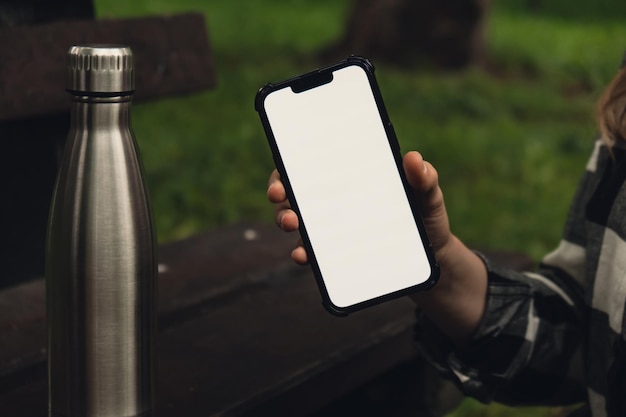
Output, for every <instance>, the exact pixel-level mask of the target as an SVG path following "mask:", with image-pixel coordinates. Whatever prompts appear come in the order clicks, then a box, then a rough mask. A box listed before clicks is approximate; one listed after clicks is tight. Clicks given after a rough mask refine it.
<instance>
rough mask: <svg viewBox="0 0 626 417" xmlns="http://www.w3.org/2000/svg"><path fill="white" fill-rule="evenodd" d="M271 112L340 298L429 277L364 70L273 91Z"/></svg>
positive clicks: (329, 286) (352, 299)
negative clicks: (304, 86) (299, 89)
mask: <svg viewBox="0 0 626 417" xmlns="http://www.w3.org/2000/svg"><path fill="white" fill-rule="evenodd" d="M265 110H266V113H267V116H268V119H269V122H270V126H271V128H272V132H273V135H274V138H275V141H276V145H277V148H278V150H279V153H280V157H281V159H282V161H283V164H284V166H285V171H286V173H287V177H288V178H289V181H290V183H291V187H292V190H293V194H294V197H295V199H296V201H297V205H298V207H299V209H300V214H301V221H303V223H304V226H305V228H306V231H307V234H308V236H309V239H310V241H311V246H312V249H313V252H314V254H315V257H316V259H317V263H318V265H319V268H320V271H321V274H322V277H323V281H324V283H325V286H326V290H327V292H328V295H329V297H330V300H331V302H332V303H333V304H335V305H336V306H338V307H347V306H351V305H354V304H357V303H360V302H363V301H366V300H370V299H373V298H376V297H380V296H383V295H387V294H390V293H393V292H396V291H399V290H402V289H405V288H408V287H411V286H414V285H418V284H421V283H423V282H424V281H426V280H427V279H428V278H429V277H430V275H431V268H430V264H429V262H428V258H427V256H426V253H425V251H424V245H423V243H422V241H421V238H420V234H419V231H418V229H417V226H416V224H415V220H414V218H413V214H412V212H411V208H410V206H409V203H408V201H407V197H406V194H405V191H404V188H403V186H402V182H401V179H400V176H399V174H398V169H397V166H396V163H395V160H394V157H393V154H392V151H391V148H390V145H389V142H388V139H387V136H386V133H385V129H384V126H383V121H382V119H381V117H380V115H379V113H378V108H377V106H376V102H375V100H374V96H373V93H372V91H371V89H370V86H369V81H368V78H367V74H366V73H365V71H364V70H363V69H362V68H361V67H358V66H348V67H345V68H342V69H339V70H337V71H335V72H334V73H333V79H332V81H331V82H330V83H328V84H324V85H321V86H318V87H314V88H312V89H310V90H306V91H303V92H300V93H294V92H293V91H292V89H291V88H290V87H287V88H283V89H280V90H277V91H274V92H272V93H270V94H269V95H268V96H267V97H266V99H265Z"/></svg>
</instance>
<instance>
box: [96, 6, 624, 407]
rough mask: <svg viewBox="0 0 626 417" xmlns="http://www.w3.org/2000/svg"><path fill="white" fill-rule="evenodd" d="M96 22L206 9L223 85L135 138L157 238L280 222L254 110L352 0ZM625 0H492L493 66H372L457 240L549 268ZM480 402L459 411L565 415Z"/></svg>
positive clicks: (139, 126)
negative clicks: (430, 171)
mask: <svg viewBox="0 0 626 417" xmlns="http://www.w3.org/2000/svg"><path fill="white" fill-rule="evenodd" d="M96 6H97V14H98V16H99V17H101V18H103V17H123V16H143V15H150V14H167V13H178V12H186V11H200V12H203V13H204V14H205V15H206V17H207V22H208V33H209V37H210V42H211V45H212V48H213V52H214V57H215V60H216V66H217V70H218V88H217V89H215V90H213V91H209V92H202V93H198V94H194V95H191V96H188V97H177V98H171V99H166V100H160V101H159V102H154V103H138V104H136V105H135V106H134V109H133V121H134V129H135V132H136V134H137V137H138V139H139V142H140V148H141V151H142V155H143V158H144V163H145V167H146V170H147V176H148V183H149V186H150V190H151V194H152V200H153V205H154V211H155V217H156V223H157V229H158V233H159V238H160V240H161V242H164V241H167V240H171V239H177V238H182V237H185V236H188V235H190V234H193V233H196V232H198V231H201V230H204V229H207V228H213V227H217V226H220V225H225V224H230V223H235V222H239V221H242V220H253V221H260V222H271V221H272V213H273V208H272V207H271V206H270V205H269V204H268V203H267V202H266V198H265V192H266V183H267V177H268V174H269V172H270V171H271V169H272V168H273V164H272V160H271V155H270V153H269V150H268V147H267V145H266V140H265V137H264V135H263V132H262V129H261V125H260V123H259V121H258V117H257V114H256V113H255V111H254V108H253V99H254V95H255V93H256V91H257V89H258V88H259V87H260V86H261V85H263V84H265V83H266V82H268V81H279V80H282V79H284V78H286V77H290V76H293V75H296V74H298V73H301V72H303V71H308V70H310V69H312V68H314V67H317V66H319V65H321V64H323V63H320V62H319V61H317V60H316V59H315V56H316V53H317V52H318V51H319V50H320V49H321V48H322V47H324V46H325V45H327V44H328V43H329V42H331V41H333V40H335V39H337V38H338V37H339V36H340V35H341V33H342V29H343V26H344V23H345V20H346V16H347V11H348V6H349V4H348V1H347V0H342V1H339V0H316V1H314V2H313V1H306V0H231V1H218V0H178V1H176V2H171V1H165V0H134V1H132V2H126V1H123V0H97V1H96ZM625 16H626V3H625V2H623V1H621V0H596V1H594V2H571V1H565V0H551V1H541V0H536V1H531V0H507V1H499V2H498V1H494V2H492V8H491V11H490V13H489V16H488V28H487V43H488V50H489V55H490V62H491V65H490V68H491V69H490V71H484V70H480V69H474V70H469V71H465V72H462V73H443V72H438V71H434V70H426V69H409V70H407V69H401V68H395V67H392V66H387V65H385V64H383V63H376V62H375V64H376V67H377V76H378V79H379V83H380V86H381V90H382V92H383V96H384V98H385V102H386V105H387V109H388V112H389V114H390V117H391V120H392V121H393V122H394V125H395V129H396V132H397V134H398V137H399V140H400V142H401V146H402V148H403V149H404V150H405V151H406V150H410V149H417V150H420V151H421V152H422V153H423V154H424V155H425V157H426V158H427V159H428V160H430V161H431V162H432V163H433V164H435V166H436V167H437V168H438V170H439V173H440V180H441V185H442V187H443V189H444V192H445V195H446V201H447V204H448V210H449V213H450V218H451V223H452V227H453V230H454V231H455V233H456V234H458V235H459V236H460V237H461V238H462V239H464V240H465V241H466V242H468V243H469V244H470V245H473V246H475V247H479V248H481V247H486V248H498V249H508V250H518V251H523V252H526V253H529V254H530V255H531V256H532V257H533V258H534V259H536V260H538V259H540V257H541V256H542V255H543V254H544V253H545V252H546V251H549V250H551V248H553V247H554V246H555V245H556V243H557V242H558V240H559V237H560V233H561V228H562V225H563V221H564V218H565V216H566V212H567V208H568V204H569V201H570V199H571V197H572V195H573V193H574V190H575V187H576V184H577V181H578V178H579V176H580V174H581V173H582V170H583V169H584V164H585V162H586V159H587V157H588V154H589V152H590V150H591V146H592V142H593V139H594V136H595V130H596V129H595V125H594V107H593V106H594V103H595V101H596V99H597V97H598V95H599V94H600V92H601V90H602V88H603V86H604V85H605V84H606V83H608V81H609V80H610V79H611V78H612V76H613V74H614V73H615V71H616V69H617V68H618V67H619V64H620V61H621V57H622V54H623V52H624V49H626V42H624V39H626V26H625V25H624V17H625ZM559 413H561V410H559V409H543V408H540V409H522V410H513V409H510V408H506V407H502V406H498V405H495V406H490V407H485V406H482V405H479V404H478V403H476V402H474V401H471V400H468V401H466V402H465V403H464V406H463V407H462V408H461V409H460V410H458V411H457V412H455V413H454V414H452V416H454V417H461V416H463V417H467V416H491V417H494V416H522V415H523V416H529V415H533V416H557V415H559Z"/></svg>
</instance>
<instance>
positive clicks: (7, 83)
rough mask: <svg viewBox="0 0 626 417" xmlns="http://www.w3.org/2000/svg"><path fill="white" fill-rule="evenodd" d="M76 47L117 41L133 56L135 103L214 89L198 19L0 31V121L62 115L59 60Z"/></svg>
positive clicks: (77, 22) (184, 17)
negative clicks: (70, 48)
mask: <svg viewBox="0 0 626 417" xmlns="http://www.w3.org/2000/svg"><path fill="white" fill-rule="evenodd" d="M81 43H122V44H126V45H129V46H131V48H132V49H133V52H134V54H135V56H136V88H137V90H136V94H135V97H136V99H137V100H147V99H154V98H157V97H163V96H166V95H174V94H188V93H194V92H198V91H201V90H205V89H209V88H212V87H214V86H215V84H216V79H215V66H214V62H213V59H212V54H211V50H210V47H209V40H208V36H207V31H206V25H205V20H204V16H203V15H202V14H199V13H187V14H180V15H172V16H157V17H142V18H130V19H115V20H113V19H103V20H71V21H61V22H54V23H50V24H44V25H33V26H28V25H25V26H15V27H5V28H0V56H1V57H2V58H1V60H0V121H3V120H11V119H16V118H26V117H32V116H39V115H45V114H51V113H60V112H64V111H66V110H67V109H68V108H69V99H68V96H67V93H66V92H65V90H64V89H65V55H66V52H67V50H68V48H69V47H70V46H71V45H74V44H81Z"/></svg>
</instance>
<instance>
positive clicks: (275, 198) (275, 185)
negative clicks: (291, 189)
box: [267, 170, 287, 203]
mask: <svg viewBox="0 0 626 417" xmlns="http://www.w3.org/2000/svg"><path fill="white" fill-rule="evenodd" d="M267 198H268V200H270V201H271V202H272V203H281V202H283V201H285V200H287V193H286V191H285V186H284V185H283V183H282V181H281V180H280V175H279V174H278V171H277V170H274V171H272V174H271V175H270V179H269V182H268V186H267Z"/></svg>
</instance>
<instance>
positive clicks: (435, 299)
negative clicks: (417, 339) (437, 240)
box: [411, 236, 487, 346]
mask: <svg viewBox="0 0 626 417" xmlns="http://www.w3.org/2000/svg"><path fill="white" fill-rule="evenodd" d="M436 257H437V261H438V262H439V265H440V268H441V274H440V278H439V282H438V283H437V284H436V285H435V287H434V288H433V289H432V290H430V291H425V292H420V293H416V294H414V295H412V296H411V298H412V299H413V300H414V301H415V302H416V303H417V305H418V306H419V307H420V309H421V310H422V311H423V312H424V313H425V314H426V316H427V317H428V318H429V319H430V320H431V321H432V322H433V323H434V324H435V325H436V326H437V327H438V328H439V329H440V330H441V331H442V332H443V333H445V334H446V335H447V336H448V337H449V338H450V339H451V340H452V341H453V342H454V343H455V344H456V345H457V346H462V345H463V344H464V343H465V342H466V341H468V340H469V338H470V337H471V336H472V334H473V332H474V330H476V328H477V327H478V324H479V323H480V320H481V318H482V315H483V312H484V309H485V299H486V293H487V269H486V267H485V264H484V263H483V261H482V260H481V259H480V257H479V256H478V255H476V254H475V253H474V252H472V251H471V250H470V249H468V248H467V247H466V246H465V245H464V244H463V243H462V242H461V241H460V240H459V239H458V238H457V237H456V236H451V238H450V240H449V242H448V243H447V244H446V245H445V246H444V247H443V248H441V249H440V250H439V251H437V253H436Z"/></svg>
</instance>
